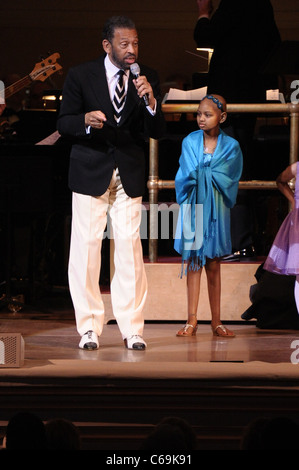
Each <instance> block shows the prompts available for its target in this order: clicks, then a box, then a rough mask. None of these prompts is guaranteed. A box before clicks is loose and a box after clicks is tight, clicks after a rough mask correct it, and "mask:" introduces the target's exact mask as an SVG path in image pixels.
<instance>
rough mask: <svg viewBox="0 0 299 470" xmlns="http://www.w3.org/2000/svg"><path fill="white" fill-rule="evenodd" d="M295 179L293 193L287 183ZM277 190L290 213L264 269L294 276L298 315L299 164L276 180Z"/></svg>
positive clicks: (291, 166) (290, 166) (295, 164)
mask: <svg viewBox="0 0 299 470" xmlns="http://www.w3.org/2000/svg"><path fill="white" fill-rule="evenodd" d="M293 178H296V183H295V193H294V192H293V191H292V189H291V188H290V187H289V184H288V183H289V182H290V181H291V180H292V179H293ZM276 183H277V186H278V189H279V190H280V191H281V192H282V194H283V195H284V196H285V197H286V198H287V199H288V200H289V201H290V203H291V208H292V211H291V212H289V213H288V215H287V216H286V218H285V219H284V221H283V222H282V224H281V226H280V228H279V230H278V232H277V235H276V237H275V240H274V242H273V245H272V247H271V249H270V252H269V255H268V257H267V259H266V261H265V264H264V269H266V270H267V271H271V272H273V273H276V274H286V275H289V276H296V282H295V290H294V295H295V302H296V306H297V310H298V313H299V216H298V210H299V164H298V162H295V163H293V164H291V165H289V166H288V167H287V168H286V169H285V170H284V171H283V172H282V173H281V174H280V175H279V176H278V178H277V180H276Z"/></svg>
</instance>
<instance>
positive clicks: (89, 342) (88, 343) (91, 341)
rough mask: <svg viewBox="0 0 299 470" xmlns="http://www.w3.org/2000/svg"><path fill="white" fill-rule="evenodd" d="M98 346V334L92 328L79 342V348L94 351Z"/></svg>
mask: <svg viewBox="0 0 299 470" xmlns="http://www.w3.org/2000/svg"><path fill="white" fill-rule="evenodd" d="M98 347H99V339H98V335H97V334H96V333H95V332H94V331H91V330H90V331H87V332H86V333H85V334H84V335H83V336H82V338H81V341H80V343H79V348H81V349H88V350H89V351H93V350H94V349H98Z"/></svg>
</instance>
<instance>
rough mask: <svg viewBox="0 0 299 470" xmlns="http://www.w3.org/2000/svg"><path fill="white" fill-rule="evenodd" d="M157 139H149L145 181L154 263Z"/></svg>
mask: <svg viewBox="0 0 299 470" xmlns="http://www.w3.org/2000/svg"><path fill="white" fill-rule="evenodd" d="M158 168H159V158H158V141H157V140H155V139H150V141H149V178H148V182H147V187H148V192H149V241H148V252H149V261H150V262H151V263H155V262H156V261H157V258H158V192H159V187H158V181H159V175H158Z"/></svg>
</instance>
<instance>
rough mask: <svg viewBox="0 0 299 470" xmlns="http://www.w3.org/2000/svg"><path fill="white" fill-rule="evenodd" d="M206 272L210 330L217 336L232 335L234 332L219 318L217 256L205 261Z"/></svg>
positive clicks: (218, 264) (219, 280) (219, 296)
mask: <svg viewBox="0 0 299 470" xmlns="http://www.w3.org/2000/svg"><path fill="white" fill-rule="evenodd" d="M205 268H206V274H207V283H208V293H209V302H210V308H211V315H212V322H211V326H212V330H213V333H214V334H215V335H217V336H234V333H233V332H232V331H230V330H229V329H228V328H226V327H224V326H223V325H222V323H221V320H220V301H221V273H220V260H219V259H218V258H214V259H208V260H207V263H206V266H205Z"/></svg>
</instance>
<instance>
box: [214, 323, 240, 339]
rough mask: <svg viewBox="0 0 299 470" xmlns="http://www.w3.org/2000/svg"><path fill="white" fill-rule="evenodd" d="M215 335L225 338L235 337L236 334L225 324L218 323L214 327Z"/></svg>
mask: <svg viewBox="0 0 299 470" xmlns="http://www.w3.org/2000/svg"><path fill="white" fill-rule="evenodd" d="M212 330H213V335H214V336H221V337H225V338H234V337H235V336H236V335H235V333H234V332H233V331H230V330H229V329H228V328H226V327H225V326H224V325H217V326H216V328H214V329H213V328H212Z"/></svg>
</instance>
